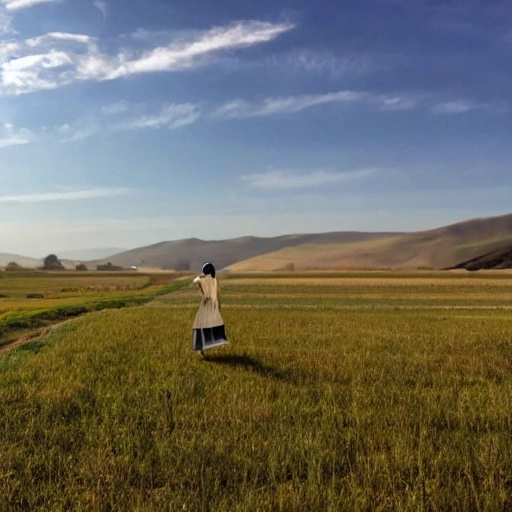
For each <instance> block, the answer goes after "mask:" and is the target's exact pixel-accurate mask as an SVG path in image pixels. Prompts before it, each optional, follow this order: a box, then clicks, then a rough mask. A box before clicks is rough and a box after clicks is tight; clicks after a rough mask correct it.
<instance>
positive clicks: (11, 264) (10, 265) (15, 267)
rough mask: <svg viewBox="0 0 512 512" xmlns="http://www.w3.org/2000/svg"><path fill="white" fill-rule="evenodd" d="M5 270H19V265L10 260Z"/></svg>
mask: <svg viewBox="0 0 512 512" xmlns="http://www.w3.org/2000/svg"><path fill="white" fill-rule="evenodd" d="M5 270H7V271H9V272H12V271H13V270H21V267H20V266H19V265H18V264H17V263H16V262H15V261H10V262H9V263H7V266H6V267H5Z"/></svg>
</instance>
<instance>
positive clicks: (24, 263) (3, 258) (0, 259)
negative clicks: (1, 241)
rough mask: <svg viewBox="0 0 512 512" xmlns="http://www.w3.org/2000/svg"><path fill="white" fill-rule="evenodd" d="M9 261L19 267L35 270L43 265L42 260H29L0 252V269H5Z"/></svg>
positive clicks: (17, 255) (25, 257)
mask: <svg viewBox="0 0 512 512" xmlns="http://www.w3.org/2000/svg"><path fill="white" fill-rule="evenodd" d="M11 261H14V262H15V263H17V264H18V265H20V266H21V267H25V268H36V267H39V266H40V265H42V264H43V260H42V259H37V258H29V257H27V256H20V255H19V254H9V253H5V252H0V267H5V266H6V265H7V264H8V263H10V262H11Z"/></svg>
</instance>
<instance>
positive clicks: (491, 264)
mask: <svg viewBox="0 0 512 512" xmlns="http://www.w3.org/2000/svg"><path fill="white" fill-rule="evenodd" d="M453 268H455V269H457V268H465V269H466V270H483V269H492V268H494V269H504V268H512V247H505V248H503V249H497V250H496V251H491V252H488V253H486V254H484V255H482V256H478V257H476V258H472V259H470V260H469V261H464V262H462V263H459V264H458V265H455V266H454V267H453Z"/></svg>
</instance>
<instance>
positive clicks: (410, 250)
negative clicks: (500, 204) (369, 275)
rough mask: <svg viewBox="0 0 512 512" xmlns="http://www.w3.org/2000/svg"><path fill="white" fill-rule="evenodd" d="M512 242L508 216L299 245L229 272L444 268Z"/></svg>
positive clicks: (239, 265) (233, 267)
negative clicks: (408, 231)
mask: <svg viewBox="0 0 512 512" xmlns="http://www.w3.org/2000/svg"><path fill="white" fill-rule="evenodd" d="M511 243H512V214H509V215H503V216H500V217H490V218H485V219H473V220H468V221H465V222H460V223H457V224H452V225H449V226H445V227H441V228H437V229H432V230H428V231H420V232H416V233H410V234H405V235H400V236H394V237H390V236H388V237H385V238H384V237H380V238H379V237H377V238H374V239H369V240H364V241H357V242H351V243H342V244H340V243H338V244H331V245H329V246H327V245H323V246H318V245H311V244H308V245H298V246H295V247H293V248H292V247H288V248H283V249H280V250H278V251H274V252H272V253H267V254H264V255H259V256H257V257H253V258H250V259H248V260H245V261H240V262H237V263H236V264H233V265H230V270H233V271H257V270H267V271H270V270H280V269H285V268H294V269H295V270H306V269H343V268H393V269H398V268H404V269H405V268H422V267H423V268H438V269H440V268H447V267H453V266H455V265H457V264H458V263H459V262H461V261H467V260H469V259H471V258H474V257H476V256H479V255H482V254H485V253H487V252H489V251H492V250H495V249H499V248H503V247H506V246H509V245H510V244H511Z"/></svg>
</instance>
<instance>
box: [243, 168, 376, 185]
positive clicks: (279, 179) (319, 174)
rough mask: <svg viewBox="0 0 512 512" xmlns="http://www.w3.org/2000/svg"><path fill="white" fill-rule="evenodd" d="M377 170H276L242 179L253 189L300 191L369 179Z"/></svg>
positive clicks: (249, 175) (246, 176)
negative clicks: (301, 189)
mask: <svg viewBox="0 0 512 512" xmlns="http://www.w3.org/2000/svg"><path fill="white" fill-rule="evenodd" d="M375 172H376V169H373V168H369V169H359V170H356V171H349V172H335V171H326V170H314V171H309V172H303V171H289V170H275V171H269V172H265V173H260V174H248V175H245V176H241V179H242V180H243V181H245V182H247V183H248V184H249V186H250V187H252V188H262V189H279V190H284V189H300V188H311V187H321V186H323V185H331V184H334V183H345V182H349V181H356V180H360V179H364V178H368V177H369V176H372V175H373V174H375Z"/></svg>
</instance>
